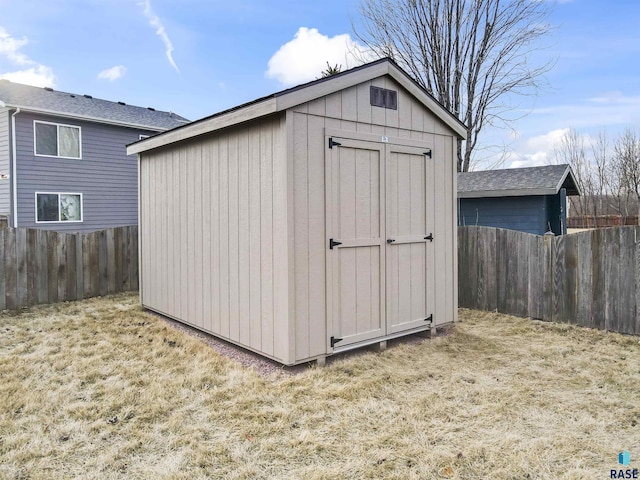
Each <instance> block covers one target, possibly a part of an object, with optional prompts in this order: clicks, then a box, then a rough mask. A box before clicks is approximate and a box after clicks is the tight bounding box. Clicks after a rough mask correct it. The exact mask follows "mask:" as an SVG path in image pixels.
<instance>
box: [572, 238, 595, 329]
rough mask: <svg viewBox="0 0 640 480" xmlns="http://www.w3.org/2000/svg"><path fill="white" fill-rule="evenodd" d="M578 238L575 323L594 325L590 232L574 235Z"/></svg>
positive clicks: (591, 240)
mask: <svg viewBox="0 0 640 480" xmlns="http://www.w3.org/2000/svg"><path fill="white" fill-rule="evenodd" d="M575 237H576V238H577V239H578V267H577V269H578V272H577V285H576V295H577V298H576V302H577V308H576V323H577V324H579V325H583V326H589V327H594V326H595V325H594V321H593V278H594V277H593V276H592V272H593V263H592V256H591V248H592V244H593V235H592V232H583V233H581V234H580V235H575Z"/></svg>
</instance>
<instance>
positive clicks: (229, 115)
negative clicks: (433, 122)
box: [127, 58, 467, 154]
mask: <svg viewBox="0 0 640 480" xmlns="http://www.w3.org/2000/svg"><path fill="white" fill-rule="evenodd" d="M383 75H389V76H390V77H392V78H393V79H394V80H396V81H397V82H398V83H399V84H400V85H401V86H402V87H404V88H405V89H406V90H407V91H408V92H409V93H410V94H411V95H413V96H414V97H415V98H416V99H417V100H418V101H420V102H421V103H422V104H424V105H425V106H426V107H427V108H428V109H429V110H431V111H432V112H434V113H435V114H436V115H437V116H438V118H440V119H441V120H442V121H443V122H444V123H445V124H446V125H447V126H448V127H449V128H451V129H452V130H453V131H454V132H455V134H456V135H458V136H459V137H460V138H465V136H466V132H467V128H466V126H465V125H464V124H463V123H462V122H461V121H460V120H459V119H458V118H456V117H455V116H454V115H453V114H452V113H451V112H450V111H449V110H447V109H446V108H445V107H443V106H442V105H441V104H440V103H439V102H438V101H437V100H436V99H435V98H434V97H433V96H431V95H430V94H429V93H427V91H426V90H424V89H423V88H422V87H420V86H419V85H418V84H417V83H416V82H415V81H414V80H413V79H412V78H411V77H410V76H409V75H408V74H407V73H406V72H405V71H404V70H402V69H401V68H400V67H399V66H398V65H396V64H395V63H394V62H393V61H392V60H391V59H389V58H383V59H380V60H377V61H375V62H371V63H367V64H365V65H361V66H359V67H355V68H352V69H350V70H346V71H344V72H340V73H338V74H336V75H332V76H329V77H325V78H320V79H318V80H314V81H312V82H309V83H305V84H302V85H298V86H296V87H292V88H288V89H286V90H282V91H280V92H276V93H274V94H271V95H268V96H266V97H262V98H258V99H256V100H254V101H252V102H248V103H245V104H243V105H239V106H237V107H234V108H231V109H228V110H224V111H222V112H219V113H216V114H214V115H211V116H208V117H205V118H202V119H200V120H196V121H194V122H191V123H190V124H188V125H185V126H183V127H180V128H177V129H174V130H172V131H170V132H167V133H165V134H163V135H157V136H155V137H153V138H149V139H145V140H141V141H140V142H136V143H134V144H132V145H130V146H129V147H128V148H127V153H128V154H133V153H140V152H144V151H146V150H151V149H153V148H157V147H161V146H164V145H168V144H171V143H174V142H178V141H181V140H186V139H188V138H193V137H196V136H198V135H202V134H205V133H210V132H213V131H215V130H219V129H221V128H225V127H229V126H232V125H236V124H238V123H241V122H245V121H249V120H253V119H256V118H259V117H262V116H266V115H270V114H274V113H277V112H281V111H284V110H287V109H289V108H292V107H295V106H297V105H301V104H303V103H306V102H310V101H312V100H315V99H317V98H320V97H324V96H326V95H330V94H332V93H335V92H338V91H340V90H344V89H346V88H349V87H352V86H354V85H358V84H360V83H363V82H366V81H369V80H372V79H374V78H378V77H381V76H383Z"/></svg>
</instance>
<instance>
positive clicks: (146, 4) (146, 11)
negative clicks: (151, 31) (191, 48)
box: [139, 0, 180, 73]
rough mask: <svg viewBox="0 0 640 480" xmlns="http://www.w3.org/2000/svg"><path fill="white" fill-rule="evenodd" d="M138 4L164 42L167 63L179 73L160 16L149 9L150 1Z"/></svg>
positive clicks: (145, 0)
mask: <svg viewBox="0 0 640 480" xmlns="http://www.w3.org/2000/svg"><path fill="white" fill-rule="evenodd" d="M139 5H141V6H142V7H143V11H144V16H145V17H147V20H149V25H151V26H152V27H153V28H155V29H156V35H158V36H159V37H160V39H161V40H162V43H164V46H165V49H166V55H167V59H168V60H169V63H170V64H171V66H172V67H173V68H174V69H175V71H176V72H178V73H180V69H179V68H178V65H176V62H175V61H174V60H173V43H171V39H170V38H169V35H167V31H166V30H165V28H164V25H163V24H162V22H161V21H160V18H159V17H158V16H157V15H156V14H155V13H154V12H153V10H152V9H151V1H150V0H144V1H143V2H141V3H140V4H139Z"/></svg>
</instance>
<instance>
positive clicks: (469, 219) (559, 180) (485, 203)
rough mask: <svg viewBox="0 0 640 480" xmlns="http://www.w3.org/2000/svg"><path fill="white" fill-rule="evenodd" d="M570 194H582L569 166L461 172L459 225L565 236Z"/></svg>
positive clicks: (459, 179) (459, 176) (459, 181)
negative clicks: (550, 232)
mask: <svg viewBox="0 0 640 480" xmlns="http://www.w3.org/2000/svg"><path fill="white" fill-rule="evenodd" d="M567 195H570V196H571V195H580V189H579V188H578V185H577V183H576V181H575V178H574V176H573V173H572V171H571V167H569V165H548V166H544V167H529V168H509V169H503V170H486V171H480V172H462V173H459V174H458V225H462V226H464V225H482V226H486V227H498V228H507V229H510V230H519V231H522V232H527V233H533V234H536V235H544V234H545V233H546V232H548V231H549V230H551V231H552V232H553V233H555V234H556V235H564V234H566V233H567Z"/></svg>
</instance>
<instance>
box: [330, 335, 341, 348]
mask: <svg viewBox="0 0 640 480" xmlns="http://www.w3.org/2000/svg"><path fill="white" fill-rule="evenodd" d="M341 341H342V339H341V338H336V337H331V348H333V347H334V346H335V345H336V343H338V342H341Z"/></svg>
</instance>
